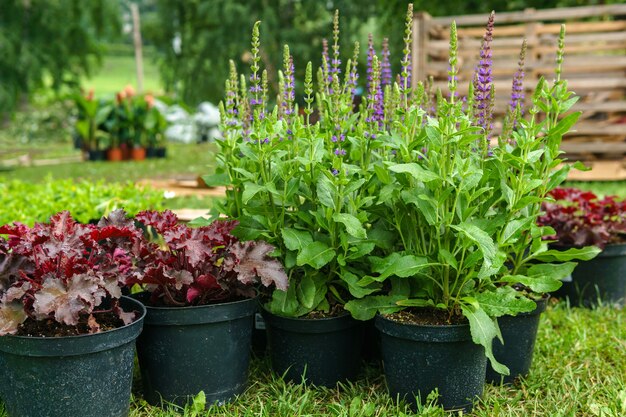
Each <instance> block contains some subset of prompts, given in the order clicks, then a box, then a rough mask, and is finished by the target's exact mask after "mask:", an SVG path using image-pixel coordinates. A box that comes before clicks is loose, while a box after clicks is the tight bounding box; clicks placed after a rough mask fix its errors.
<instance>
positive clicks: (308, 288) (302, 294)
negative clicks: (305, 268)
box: [296, 275, 316, 309]
mask: <svg viewBox="0 0 626 417" xmlns="http://www.w3.org/2000/svg"><path fill="white" fill-rule="evenodd" d="M315 293H316V286H315V281H314V280H313V278H311V277H310V276H308V275H304V276H303V277H302V279H301V280H300V283H299V284H298V285H297V286H296V294H297V295H298V300H299V301H300V304H302V305H303V306H304V307H305V308H307V309H311V308H313V307H314V305H313V302H314V301H315Z"/></svg>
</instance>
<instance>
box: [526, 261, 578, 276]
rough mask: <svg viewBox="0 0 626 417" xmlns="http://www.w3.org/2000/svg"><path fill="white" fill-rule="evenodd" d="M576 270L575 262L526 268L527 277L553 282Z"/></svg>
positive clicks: (544, 264) (541, 264) (542, 264)
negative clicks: (545, 278)
mask: <svg viewBox="0 0 626 417" xmlns="http://www.w3.org/2000/svg"><path fill="white" fill-rule="evenodd" d="M574 268H576V262H563V263H558V264H549V263H540V264H537V265H533V266H531V267H530V268H528V276H529V277H531V278H534V277H547V278H552V279H555V280H561V279H563V278H565V277H567V276H569V275H571V274H572V272H573V271H574Z"/></svg>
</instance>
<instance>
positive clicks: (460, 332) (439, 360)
mask: <svg viewBox="0 0 626 417" xmlns="http://www.w3.org/2000/svg"><path fill="white" fill-rule="evenodd" d="M376 327H377V328H378V330H380V332H381V339H382V340H381V341H382V355H383V366H384V370H385V377H386V379H387V387H388V388H389V393H390V395H391V397H392V398H396V397H399V398H400V399H405V400H406V401H409V402H412V403H413V406H416V405H417V401H418V398H416V397H419V401H421V402H422V403H424V402H425V401H426V398H427V397H428V394H430V393H431V392H432V391H433V390H435V389H437V390H438V392H439V398H438V402H439V404H441V405H442V406H443V407H444V408H445V409H446V410H464V411H466V412H468V411H470V410H471V409H472V406H473V401H474V400H475V399H477V398H479V397H480V396H481V395H482V393H483V388H484V385H485V371H486V366H487V358H486V357H485V351H484V348H483V347H482V346H480V345H477V344H475V343H474V342H472V336H471V334H470V328H469V325H467V324H465V325H452V326H421V325H414V324H402V323H399V322H395V321H393V320H389V319H387V318H385V317H383V316H377V317H376Z"/></svg>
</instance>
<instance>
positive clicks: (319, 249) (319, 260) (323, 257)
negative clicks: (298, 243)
mask: <svg viewBox="0 0 626 417" xmlns="http://www.w3.org/2000/svg"><path fill="white" fill-rule="evenodd" d="M334 257H335V250H334V249H333V248H331V247H329V246H328V245H326V244H325V243H322V242H313V243H311V244H309V245H307V246H305V247H304V248H302V250H301V251H300V252H299V253H298V258H297V260H296V263H297V265H298V266H302V265H310V266H312V267H313V268H315V269H320V268H322V267H323V266H324V265H326V264H327V263H329V262H330V261H331V260H333V258H334Z"/></svg>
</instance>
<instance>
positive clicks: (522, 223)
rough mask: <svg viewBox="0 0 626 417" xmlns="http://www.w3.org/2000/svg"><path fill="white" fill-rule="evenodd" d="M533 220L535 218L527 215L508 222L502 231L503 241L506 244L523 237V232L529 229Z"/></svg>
mask: <svg viewBox="0 0 626 417" xmlns="http://www.w3.org/2000/svg"><path fill="white" fill-rule="evenodd" d="M532 222H533V218H531V217H526V218H523V219H517V220H513V221H510V222H509V223H507V225H506V226H505V227H504V231H503V232H502V237H501V243H502V244H505V245H506V244H510V243H514V242H516V241H517V240H518V239H519V238H520V237H521V235H522V232H523V231H525V230H528V229H529V227H530V224H531V223H532Z"/></svg>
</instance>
